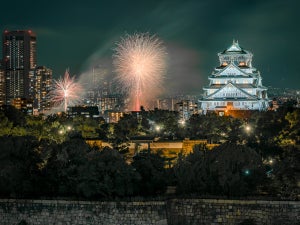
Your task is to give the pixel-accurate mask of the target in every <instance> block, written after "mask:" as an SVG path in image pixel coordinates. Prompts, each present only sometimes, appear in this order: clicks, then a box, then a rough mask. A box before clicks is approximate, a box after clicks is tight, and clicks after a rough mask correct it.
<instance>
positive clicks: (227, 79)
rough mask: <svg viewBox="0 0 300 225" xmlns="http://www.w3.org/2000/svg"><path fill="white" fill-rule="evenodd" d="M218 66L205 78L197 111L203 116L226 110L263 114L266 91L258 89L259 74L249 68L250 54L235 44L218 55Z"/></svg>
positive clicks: (262, 87)
mask: <svg viewBox="0 0 300 225" xmlns="http://www.w3.org/2000/svg"><path fill="white" fill-rule="evenodd" d="M218 56H219V61H220V65H219V66H218V67H216V68H215V69H214V71H213V72H212V74H211V75H210V76H209V77H208V79H209V84H208V86H206V87H204V88H203V90H204V95H203V97H202V98H201V99H199V103H200V106H199V109H200V110H201V111H202V112H203V113H204V114H206V113H207V112H209V111H216V112H218V113H219V114H223V113H226V112H227V111H230V110H259V111H263V110H267V109H268V107H269V99H268V95H267V88H266V87H264V86H263V85H262V78H261V75H260V72H259V71H258V70H257V69H256V68H254V67H253V66H252V57H253V54H252V53H251V52H249V51H247V50H244V49H243V48H241V47H240V46H239V44H238V42H237V41H233V43H232V45H231V46H230V47H229V48H227V49H225V50H224V51H223V52H220V53H218Z"/></svg>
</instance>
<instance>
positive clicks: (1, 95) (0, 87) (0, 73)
mask: <svg viewBox="0 0 300 225" xmlns="http://www.w3.org/2000/svg"><path fill="white" fill-rule="evenodd" d="M4 104H5V77H4V70H3V69H2V68H1V66H0V106H2V105H4Z"/></svg>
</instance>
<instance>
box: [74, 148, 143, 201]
mask: <svg viewBox="0 0 300 225" xmlns="http://www.w3.org/2000/svg"><path fill="white" fill-rule="evenodd" d="M87 159H88V161H87V163H86V164H84V166H82V167H80V171H79V182H78V184H77V191H78V194H79V195H81V196H84V197H87V198H103V197H105V198H113V197H116V196H118V197H124V196H132V195H134V194H135V193H136V192H137V188H138V184H137V183H138V181H139V179H140V177H139V174H138V173H137V172H135V171H134V170H133V168H132V167H131V166H130V165H128V164H126V162H125V160H124V159H123V157H122V155H121V154H120V153H119V152H118V151H116V150H113V149H110V148H104V149H103V150H102V151H91V152H90V153H88V155H87Z"/></svg>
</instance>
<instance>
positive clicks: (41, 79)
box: [32, 66, 52, 113]
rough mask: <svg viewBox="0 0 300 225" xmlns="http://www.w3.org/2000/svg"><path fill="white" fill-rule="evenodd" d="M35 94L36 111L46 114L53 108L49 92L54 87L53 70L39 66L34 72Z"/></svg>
mask: <svg viewBox="0 0 300 225" xmlns="http://www.w3.org/2000/svg"><path fill="white" fill-rule="evenodd" d="M32 84H33V85H32V87H33V92H34V109H36V110H37V111H38V112H40V113H44V112H46V111H48V110H50V108H51V99H50V96H49V92H50V90H51V85H52V70H51V69H49V68H47V67H45V66H38V67H36V68H35V70H34V76H33V79H32Z"/></svg>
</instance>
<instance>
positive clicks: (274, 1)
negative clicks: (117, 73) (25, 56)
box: [0, 0, 300, 94]
mask: <svg viewBox="0 0 300 225" xmlns="http://www.w3.org/2000/svg"><path fill="white" fill-rule="evenodd" d="M299 7H300V1H297V0H258V1H257V0H252V1H251V0H226V1H224V0H222V1H221V0H220V1H218V0H181V1H180V0H161V1H156V0H148V1H147V0H137V1H125V0H124V1H121V0H119V1H116V0H109V1H103V0H98V1H96V0H95V1H89V0H85V1H82V0H81V1H76V0H73V1H64V0H59V1H58V0H51V1H46V0H45V1H43V0H39V1H32V0H27V1H23V0H15V1H5V2H1V10H0V26H1V27H0V28H1V30H2V31H4V30H5V29H7V30H23V29H31V30H33V31H34V32H35V33H36V35H37V48H38V49H37V58H38V64H39V65H45V66H47V67H49V68H51V69H53V72H54V77H56V78H57V77H59V76H60V75H63V73H64V71H65V69H66V68H69V69H70V72H71V74H75V75H77V76H80V75H81V74H82V73H84V72H85V71H87V70H88V68H91V67H93V66H100V67H103V68H105V69H106V71H107V73H108V74H109V76H113V75H114V72H113V69H112V66H111V61H112V54H113V48H114V47H115V43H116V42H117V41H119V40H120V37H121V36H123V35H124V34H125V33H129V34H131V33H133V32H150V33H151V34H156V35H157V36H158V37H159V38H160V39H161V40H162V41H163V42H164V45H165V46H166V49H167V52H168V72H167V75H166V82H167V83H168V85H167V86H168V90H169V91H170V92H171V93H175V92H176V93H185V94H188V93H191V94H201V93H202V86H204V85H206V84H207V83H208V79H207V76H209V75H210V73H211V72H212V70H213V68H214V67H215V66H217V65H218V57H217V53H218V52H220V51H222V50H224V49H225V48H227V47H228V46H230V45H231V43H232V40H233V39H237V40H238V41H239V43H240V46H242V47H243V48H245V49H246V50H249V51H251V52H252V53H253V54H254V58H253V66H254V67H256V68H257V69H258V70H260V72H261V75H262V77H263V84H264V85H265V86H272V87H289V88H297V89H299V88H300V72H299V71H300V70H299V65H300V54H299V53H300V43H299V42H300V24H299V23H300V13H299Z"/></svg>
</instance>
